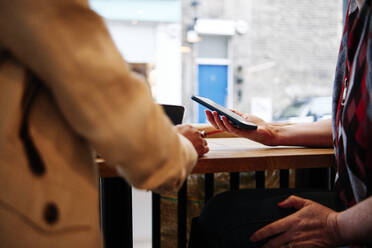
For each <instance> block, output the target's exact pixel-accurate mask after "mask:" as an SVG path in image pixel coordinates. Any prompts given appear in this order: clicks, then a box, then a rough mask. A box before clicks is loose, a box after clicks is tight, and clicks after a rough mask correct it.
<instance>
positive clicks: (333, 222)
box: [327, 212, 345, 246]
mask: <svg viewBox="0 0 372 248" xmlns="http://www.w3.org/2000/svg"><path fill="white" fill-rule="evenodd" d="M339 215H340V214H339V213H337V212H331V213H330V214H329V215H328V217H327V227H328V230H329V235H330V237H331V239H332V240H333V241H334V245H335V246H339V245H345V242H344V240H343V238H342V236H341V232H340V227H339V221H338V218H339Z"/></svg>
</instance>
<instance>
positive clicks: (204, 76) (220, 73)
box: [198, 65, 228, 123]
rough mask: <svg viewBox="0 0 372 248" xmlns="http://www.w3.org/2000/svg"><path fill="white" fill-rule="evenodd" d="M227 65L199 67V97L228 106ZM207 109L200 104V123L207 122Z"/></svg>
mask: <svg viewBox="0 0 372 248" xmlns="http://www.w3.org/2000/svg"><path fill="white" fill-rule="evenodd" d="M227 71H228V68H227V65H199V66H198V95H199V96H203V97H207V98H209V99H211V100H212V101H214V102H216V103H218V104H220V105H222V106H226V96H227V76H228V75H227V74H228V73H227ZM205 109H206V108H205V107H203V106H201V105H200V104H199V111H198V122H199V123H205V122H207V120H206V117H205V113H204V111H205Z"/></svg>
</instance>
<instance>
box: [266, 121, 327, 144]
mask: <svg viewBox="0 0 372 248" xmlns="http://www.w3.org/2000/svg"><path fill="white" fill-rule="evenodd" d="M272 128H273V130H274V133H275V137H276V144H277V145H299V146H322V147H331V146H332V121H331V120H322V121H318V122H312V123H302V124H287V125H279V124H272Z"/></svg>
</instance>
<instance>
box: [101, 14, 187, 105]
mask: <svg viewBox="0 0 372 248" xmlns="http://www.w3.org/2000/svg"><path fill="white" fill-rule="evenodd" d="M106 23H107V25H108V28H109V31H110V34H111V36H112V38H113V40H114V41H115V44H116V45H117V47H118V49H119V51H120V53H121V54H122V56H123V57H124V58H125V60H126V61H127V62H129V63H150V64H154V72H153V73H152V77H153V78H154V79H155V86H154V88H153V94H154V97H155V99H156V101H157V102H159V103H167V104H181V25H180V24H175V23H163V24H160V23H157V24H156V23H138V24H131V23H128V22H125V21H112V20H107V21H106Z"/></svg>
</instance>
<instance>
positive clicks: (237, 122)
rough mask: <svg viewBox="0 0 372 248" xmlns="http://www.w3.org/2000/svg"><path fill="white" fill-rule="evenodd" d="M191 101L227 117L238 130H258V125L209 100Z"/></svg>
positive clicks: (200, 98)
mask: <svg viewBox="0 0 372 248" xmlns="http://www.w3.org/2000/svg"><path fill="white" fill-rule="evenodd" d="M191 99H192V100H194V101H195V102H197V103H199V104H201V105H203V106H204V107H207V108H208V109H210V110H212V111H216V112H217V113H218V114H219V115H223V116H226V118H227V119H228V120H229V121H230V123H231V124H232V125H233V126H235V127H237V128H240V129H250V130H255V129H257V125H255V124H254V123H251V122H249V121H246V120H245V119H244V118H243V117H241V116H240V115H237V114H235V113H234V112H232V111H230V110H228V109H227V108H225V107H222V106H221V105H218V104H217V103H215V102H213V101H212V100H210V99H208V98H205V97H201V96H192V97H191Z"/></svg>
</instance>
